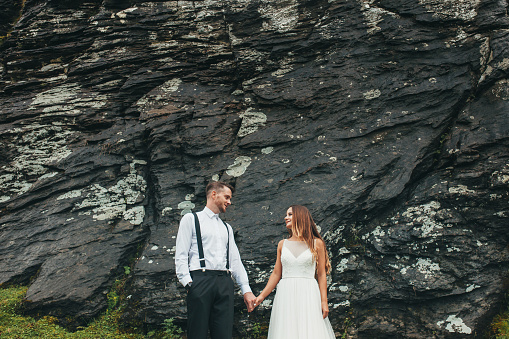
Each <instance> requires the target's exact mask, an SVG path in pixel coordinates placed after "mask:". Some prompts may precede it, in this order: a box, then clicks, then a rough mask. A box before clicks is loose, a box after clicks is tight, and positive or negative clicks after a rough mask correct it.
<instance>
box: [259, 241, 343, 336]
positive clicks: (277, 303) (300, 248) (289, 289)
mask: <svg viewBox="0 0 509 339" xmlns="http://www.w3.org/2000/svg"><path fill="white" fill-rule="evenodd" d="M281 264H282V265H283V273H282V277H281V280H280V281H279V283H278V285H277V290H276V296H275V297H274V304H273V306H272V313H271V315H270V325H269V334H268V336H267V339H329V338H336V337H335V335H334V331H333V330H332V326H331V324H330V322H329V318H325V319H323V316H322V306H321V298H320V290H319V288H318V282H317V281H316V279H315V266H316V262H315V261H314V259H313V254H312V253H311V251H310V250H309V248H308V246H307V244H306V243H305V242H303V241H289V240H285V241H284V243H283V249H282V250H281Z"/></svg>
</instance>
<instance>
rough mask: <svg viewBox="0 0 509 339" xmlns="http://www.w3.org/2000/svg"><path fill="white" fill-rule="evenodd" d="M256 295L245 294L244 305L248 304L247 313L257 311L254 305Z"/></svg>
mask: <svg viewBox="0 0 509 339" xmlns="http://www.w3.org/2000/svg"><path fill="white" fill-rule="evenodd" d="M255 299H256V297H255V295H254V294H253V293H252V292H247V293H244V304H246V307H247V311H248V312H253V310H254V309H255V306H254V303H255Z"/></svg>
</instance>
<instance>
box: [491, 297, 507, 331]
mask: <svg viewBox="0 0 509 339" xmlns="http://www.w3.org/2000/svg"><path fill="white" fill-rule="evenodd" d="M507 301H509V293H508V294H507V296H506V302H505V304H506V305H507V306H506V308H505V311H502V312H501V313H500V314H498V315H497V316H496V317H495V318H494V319H493V322H492V323H491V329H490V336H489V337H490V338H496V339H509V305H508V302H507Z"/></svg>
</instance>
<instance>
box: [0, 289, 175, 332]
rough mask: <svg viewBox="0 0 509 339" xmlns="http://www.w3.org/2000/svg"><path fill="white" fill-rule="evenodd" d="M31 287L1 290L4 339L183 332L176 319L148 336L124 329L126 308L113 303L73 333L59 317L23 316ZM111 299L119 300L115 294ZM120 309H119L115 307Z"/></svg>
mask: <svg viewBox="0 0 509 339" xmlns="http://www.w3.org/2000/svg"><path fill="white" fill-rule="evenodd" d="M26 291H27V287H8V288H3V289H2V288H0V339H25V338H26V339H33V338H48V339H50V338H51V339H54V338H65V339H67V338H69V339H98V338H100V339H110V338H111V339H146V338H154V339H155V338H157V339H173V338H180V333H181V330H180V328H178V327H177V326H175V325H173V319H167V320H165V323H164V327H165V330H164V331H158V332H155V331H152V332H150V333H148V334H147V335H144V334H143V333H142V332H141V331H140V330H138V329H136V328H134V329H124V328H121V326H120V325H119V318H120V316H121V314H122V307H116V304H117V301H116V300H115V301H110V303H109V305H110V306H109V307H108V310H107V311H106V312H104V313H103V314H102V315H101V316H99V317H98V318H97V319H96V320H94V321H93V322H92V323H90V324H89V325H88V326H86V327H80V328H79V329H78V330H77V331H76V332H69V331H68V330H66V329H65V328H63V327H61V326H59V325H58V324H57V323H56V320H57V319H56V318H53V317H43V318H41V319H34V318H32V317H27V316H23V315H21V303H22V299H23V297H24V296H25V294H26ZM109 298H111V299H116V298H118V297H117V296H116V294H115V295H114V293H112V294H111V295H109ZM115 307H116V308H115Z"/></svg>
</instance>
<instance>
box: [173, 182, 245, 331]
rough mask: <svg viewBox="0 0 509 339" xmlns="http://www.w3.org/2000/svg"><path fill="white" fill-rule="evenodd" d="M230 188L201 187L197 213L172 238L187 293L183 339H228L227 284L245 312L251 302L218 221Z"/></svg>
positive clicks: (229, 234)
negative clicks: (203, 201) (202, 196)
mask: <svg viewBox="0 0 509 339" xmlns="http://www.w3.org/2000/svg"><path fill="white" fill-rule="evenodd" d="M233 191H234V188H233V187H232V186H231V185H229V184H226V183H224V182H219V181H216V182H211V183H210V184H208V185H207V188H206V194H207V205H206V207H205V208H204V209H203V211H201V212H198V213H188V214H185V215H184V216H183V217H182V220H181V221H180V226H179V230H178V234H177V245H176V251H175V270H176V272H177V277H178V279H179V281H180V283H181V284H182V285H184V287H185V288H186V290H187V338H188V339H205V338H206V337H207V332H208V330H210V336H211V338H212V339H227V338H232V331H233V281H232V278H231V276H232V275H233V277H234V278H235V281H236V282H237V284H238V285H239V286H240V289H241V291H242V294H243V295H244V303H245V304H246V306H247V310H248V312H251V311H252V310H253V309H254V305H253V303H254V300H255V296H254V294H253V293H252V292H251V288H250V287H249V280H248V277H247V273H246V270H245V269H244V265H242V261H241V260H240V254H239V250H238V248H237V245H236V244H235V240H234V239H233V230H232V228H231V226H230V225H227V224H226V223H225V222H224V221H222V220H221V219H220V218H219V213H224V212H226V208H227V207H228V206H229V205H231V198H232V194H233Z"/></svg>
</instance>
